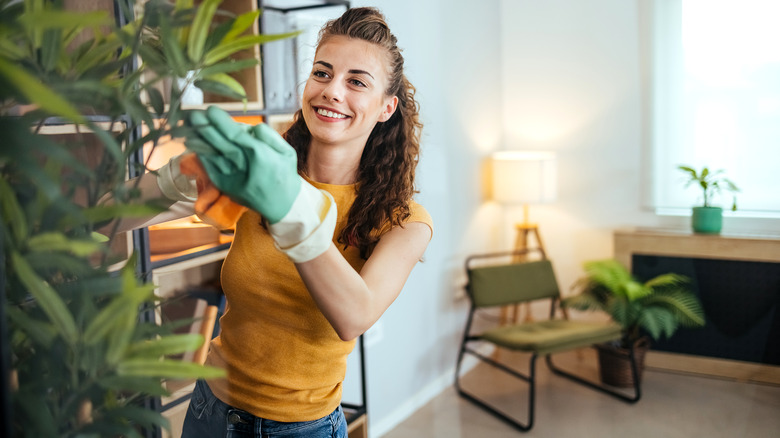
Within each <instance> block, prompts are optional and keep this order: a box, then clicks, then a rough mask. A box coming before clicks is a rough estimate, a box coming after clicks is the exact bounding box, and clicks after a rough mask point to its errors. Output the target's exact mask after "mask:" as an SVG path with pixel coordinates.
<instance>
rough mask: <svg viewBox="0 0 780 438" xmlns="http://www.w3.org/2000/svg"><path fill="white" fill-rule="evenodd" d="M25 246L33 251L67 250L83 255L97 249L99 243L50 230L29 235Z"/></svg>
mask: <svg viewBox="0 0 780 438" xmlns="http://www.w3.org/2000/svg"><path fill="white" fill-rule="evenodd" d="M27 248H28V249H29V250H30V251H35V252H49V251H68V252H71V253H73V254H74V255H76V256H79V257H83V256H87V255H90V254H92V253H94V252H96V251H98V250H99V249H100V243H98V242H96V241H94V240H84V239H69V238H68V237H67V236H65V234H63V233H61V232H58V231H52V232H46V233H40V234H37V235H35V236H33V237H31V238H30V239H29V240H28V241H27Z"/></svg>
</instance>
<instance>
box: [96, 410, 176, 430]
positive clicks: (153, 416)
mask: <svg viewBox="0 0 780 438" xmlns="http://www.w3.org/2000/svg"><path fill="white" fill-rule="evenodd" d="M106 416H109V417H115V418H117V419H118V420H122V422H124V421H127V420H130V422H131V423H133V424H137V425H139V426H143V427H151V426H157V427H161V428H165V429H167V430H168V431H170V429H171V423H170V421H169V420H168V419H167V418H166V417H165V416H164V415H163V414H162V413H161V412H157V411H154V410H151V409H145V408H142V407H139V406H132V405H128V406H120V407H117V408H114V409H107V410H106Z"/></svg>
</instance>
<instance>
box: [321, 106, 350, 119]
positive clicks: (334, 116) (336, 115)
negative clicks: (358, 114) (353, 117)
mask: <svg viewBox="0 0 780 438" xmlns="http://www.w3.org/2000/svg"><path fill="white" fill-rule="evenodd" d="M317 114H319V115H322V116H325V117H330V118H332V119H345V118H346V117H347V116H345V115H344V114H339V113H334V112H333V111H328V110H326V109H322V108H320V109H318V110H317Z"/></svg>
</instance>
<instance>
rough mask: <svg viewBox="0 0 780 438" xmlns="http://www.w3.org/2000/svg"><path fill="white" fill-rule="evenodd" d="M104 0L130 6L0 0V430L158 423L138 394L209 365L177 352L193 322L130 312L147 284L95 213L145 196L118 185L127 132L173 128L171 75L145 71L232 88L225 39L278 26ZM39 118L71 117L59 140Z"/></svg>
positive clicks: (148, 291) (250, 40)
mask: <svg viewBox="0 0 780 438" xmlns="http://www.w3.org/2000/svg"><path fill="white" fill-rule="evenodd" d="M115 3H116V5H117V6H118V8H119V10H121V11H122V13H123V16H125V17H134V16H135V17H134V18H132V19H131V20H129V22H128V23H127V24H126V25H123V26H119V25H117V23H116V22H115V20H114V18H113V17H110V16H109V14H108V13H107V11H99V10H98V11H92V12H86V13H85V12H84V11H80V12H74V11H67V10H63V9H62V4H63V2H59V1H24V2H20V1H16V0H0V132H2V133H3V134H2V135H3V140H2V145H1V146H0V218H1V219H2V221H0V249H1V250H2V251H0V299H1V302H0V310H2V314H0V319H2V321H0V322H2V323H3V324H0V328H2V331H0V336H3V338H2V339H1V340H0V345H2V352H3V355H2V356H3V357H2V358H0V359H1V360H2V363H1V365H2V367H0V369H2V372H3V373H2V374H3V375H2V376H1V377H0V378H2V379H3V382H4V384H3V385H2V388H3V389H7V390H8V392H5V391H4V394H3V406H2V407H3V412H2V419H3V421H2V423H3V424H2V428H3V429H2V430H0V435H2V436H31V437H32V436H47V437H55V436H61V437H66V436H68V437H69V436H140V435H139V430H142V429H149V428H153V427H163V428H164V427H167V426H168V424H167V421H166V419H165V418H164V417H163V416H162V414H161V413H159V412H156V411H155V410H153V409H149V406H148V405H147V404H146V402H145V400H148V399H149V398H150V397H156V396H161V395H165V394H166V392H167V391H166V388H165V386H164V385H163V382H164V381H165V380H166V379H183V378H197V377H205V378H210V377H217V376H222V375H224V371H223V370H220V369H215V368H210V367H204V366H202V365H200V364H196V363H192V362H184V361H182V360H180V359H177V358H176V356H177V355H179V354H180V353H182V352H185V351H193V350H195V349H197V348H198V347H199V346H200V345H201V344H202V343H203V341H204V340H203V338H202V336H200V335H177V334H175V333H174V329H175V327H176V324H177V322H173V323H172V324H171V325H158V324H154V323H152V322H150V321H148V320H145V318H142V317H141V316H142V315H147V316H148V315H149V314H148V312H149V311H151V310H152V309H154V308H155V306H158V305H159V304H160V300H159V298H158V297H155V295H154V288H153V286H152V285H151V284H149V283H148V282H145V281H143V278H142V277H143V276H144V274H146V273H144V272H140V269H139V268H137V267H136V264H137V263H136V261H137V260H138V257H139V256H138V255H137V254H134V255H132V256H130V257H129V259H127V260H122V258H117V257H116V255H115V253H114V252H112V251H111V248H112V247H114V246H115V245H114V244H115V243H117V242H118V241H119V240H121V239H122V238H123V237H122V236H120V235H119V234H117V233H116V228H113V227H109V228H108V231H104V229H105V225H106V224H110V223H112V221H115V220H116V219H121V218H129V217H134V216H147V215H150V214H154V213H157V212H159V209H158V208H157V207H156V206H155V205H154V204H153V203H142V202H140V201H139V200H138V199H139V198H138V193H137V190H135V189H134V188H133V187H126V185H125V174H126V172H127V170H128V169H127V163H128V161H131V162H132V161H133V160H130V157H132V156H140V155H141V154H140V151H141V148H143V147H144V146H145V145H151V146H152V149H154V147H156V145H157V144H158V142H160V139H161V138H165V137H166V136H169V135H173V136H174V137H182V136H186V135H188V132H187V131H186V130H183V129H181V128H175V129H172V128H171V127H176V126H178V121H179V120H181V119H182V118H183V117H184V112H183V111H182V109H181V107H180V98H181V94H182V91H183V90H181V89H179V88H178V87H173V89H172V90H171V92H170V95H169V96H166V97H167V99H166V98H164V97H163V95H162V93H161V92H160V91H159V88H160V87H158V85H159V83H161V82H162V81H165V80H171V79H173V78H176V77H183V76H186V74H187V72H189V71H195V72H196V73H195V74H194V76H193V77H192V80H193V81H194V86H197V87H199V88H202V89H204V90H207V91H209V92H212V93H219V94H222V95H227V96H229V97H231V98H234V99H242V98H243V97H244V91H243V88H242V87H241V85H240V84H238V82H237V81H235V80H234V79H232V78H231V77H230V76H229V75H228V73H232V72H235V71H238V70H241V69H243V68H246V67H248V66H251V65H253V63H254V64H256V63H257V62H258V61H257V60H248V61H247V60H243V61H233V60H231V59H230V55H232V54H234V53H236V52H237V51H239V50H243V49H246V48H249V47H253V46H254V45H256V44H259V43H263V42H266V41H270V40H273V39H277V38H280V37H285V36H288V35H277V36H262V35H261V36H243V35H242V34H243V31H244V30H245V29H247V28H248V27H249V26H251V25H252V24H253V23H255V21H256V19H257V16H258V15H259V12H258V11H255V12H250V13H248V14H244V15H240V16H227V15H226V14H225V13H220V12H218V11H217V7H218V5H219V3H220V0H204V1H202V2H199V6H197V7H195V6H194V4H193V0H177V1H176V2H169V1H162V0H149V1H147V2H138V3H139V5H138V6H137V7H136V5H134V4H133V3H134V2H133V1H132V0H116V2H115ZM71 4H73V2H71ZM93 4H98V3H97V2H96V3H93ZM103 4H105V2H103ZM111 9H113V8H111ZM218 14H222V18H224V20H222V22H221V23H219V24H217V23H216V21H215V20H214V17H215V16H216V15H218ZM172 82H173V83H175V82H176V81H172ZM54 124H59V125H61V126H68V127H69V129H70V131H69V133H68V134H67V135H64V136H60V138H59V141H53V140H52V136H50V135H44V131H45V129H46V127H47V126H51V125H54ZM142 127H145V129H146V130H145V131H144V130H142V129H141V128H142ZM144 167H145V165H144V163H139V164H137V165H136V167H132V168H130V169H129V170H130V172H131V173H133V172H135V173H138V172H143V171H145V170H146V169H145V168H144ZM107 194H110V195H111V196H112V198H113V199H114V201H115V202H114V203H113V204H111V205H107V204H103V203H101V202H100V200H101V199H103V198H104V197H105V195H107ZM98 230H99V231H100V233H98ZM124 258H127V257H126V256H125V257H124ZM123 263H124V265H123Z"/></svg>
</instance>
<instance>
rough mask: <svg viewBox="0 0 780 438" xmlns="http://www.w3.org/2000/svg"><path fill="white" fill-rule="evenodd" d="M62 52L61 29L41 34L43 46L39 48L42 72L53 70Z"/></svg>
mask: <svg viewBox="0 0 780 438" xmlns="http://www.w3.org/2000/svg"><path fill="white" fill-rule="evenodd" d="M61 52H62V29H47V30H46V31H45V32H44V33H43V46H42V47H41V65H42V66H43V70H44V71H46V72H50V71H52V70H54V67H55V66H56V65H57V61H58V60H59V58H60V53H61Z"/></svg>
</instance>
